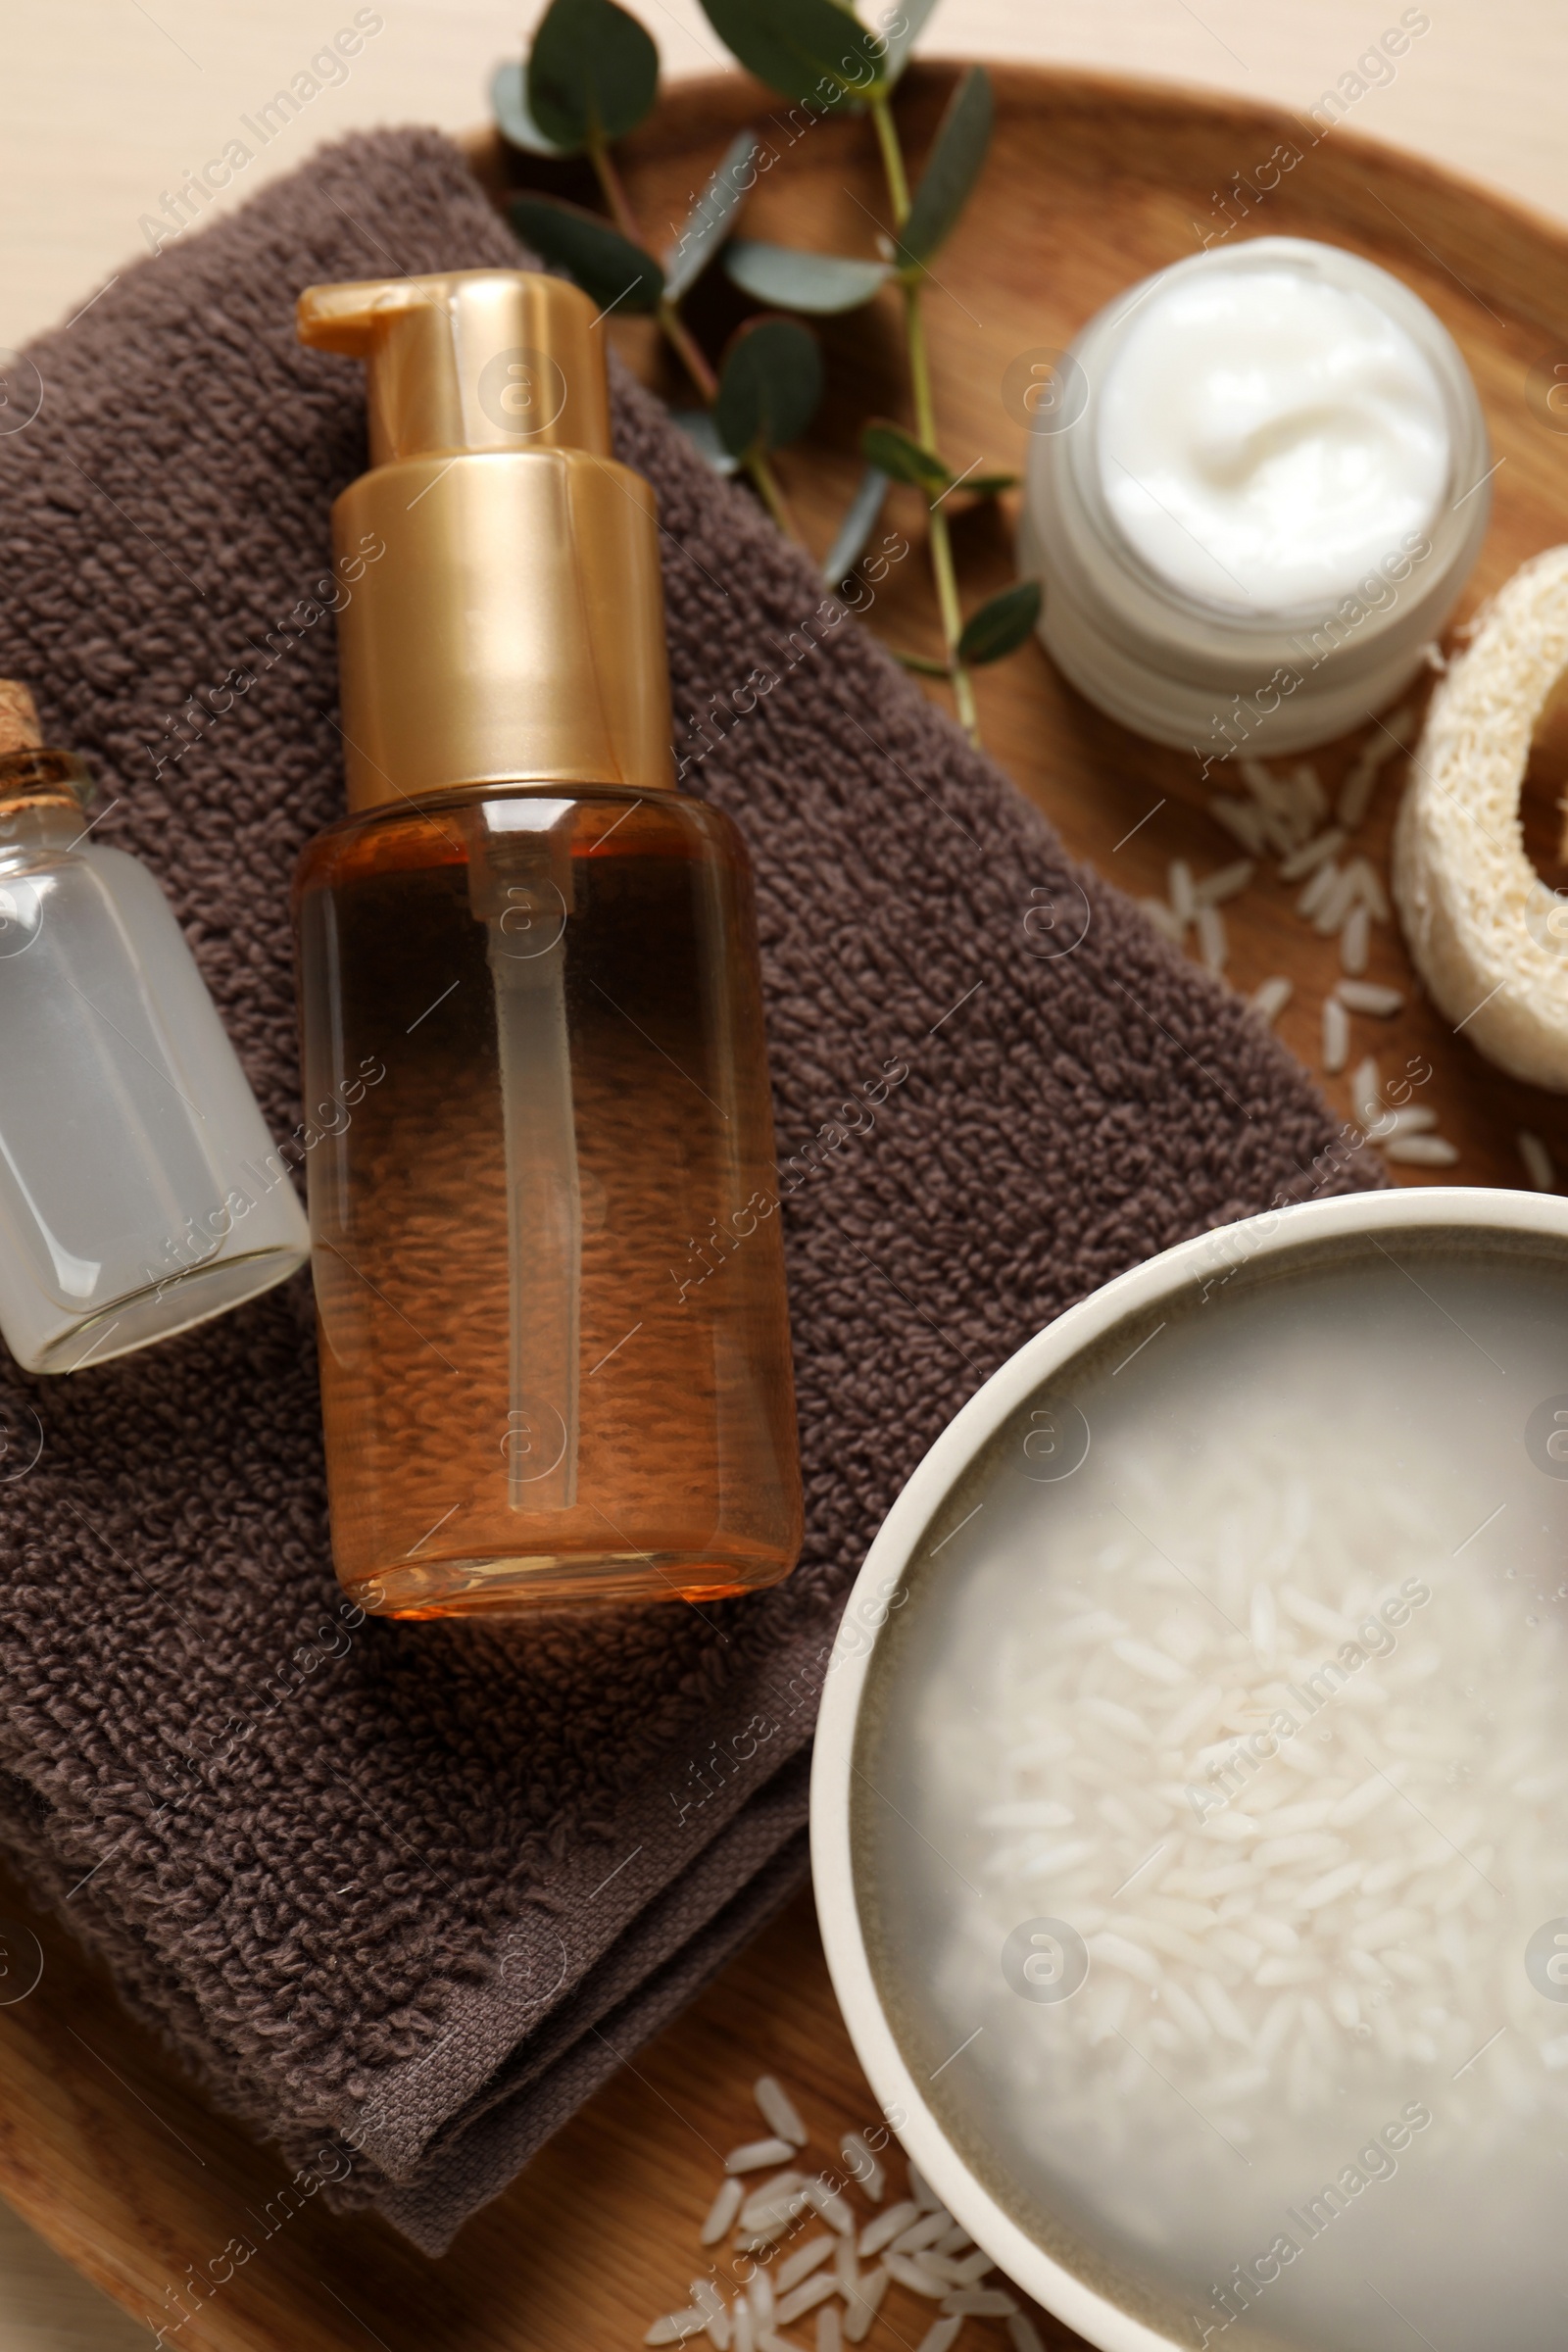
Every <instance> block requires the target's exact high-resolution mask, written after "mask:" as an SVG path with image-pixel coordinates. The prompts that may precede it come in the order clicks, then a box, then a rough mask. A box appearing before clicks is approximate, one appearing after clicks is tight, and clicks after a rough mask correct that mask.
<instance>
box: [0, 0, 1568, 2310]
mask: <svg viewBox="0 0 1568 2352" xmlns="http://www.w3.org/2000/svg"><path fill="white" fill-rule="evenodd" d="M373 13H374V14H375V15H377V16H378V17H380V18H381V19H383V20H384V22H383V24H382V27H381V29H380V30H379V31H378V32H376V33H374V34H373V35H372V36H371V37H370V38H369V39H368V41H367V43H366V47H365V49H364V51H363V52H362V54H361V56H360V58H359V59H357V60H356V61H355V64H354V67H353V70H352V72H351V73H350V74H349V77H348V78H347V79H346V80H345V81H344V82H343V83H342V84H340V85H339V86H337V87H333V88H327V89H324V90H323V91H322V92H321V94H320V96H319V98H318V99H317V100H315V101H313V103H312V105H311V108H310V109H309V111H308V113H307V114H305V115H303V116H302V118H301V120H300V121H299V122H298V123H295V124H292V125H291V126H290V128H289V131H288V133H287V134H286V135H284V136H280V137H279V138H278V139H277V140H276V141H275V142H274V144H273V146H272V147H271V148H270V150H269V151H268V152H267V153H266V154H265V155H263V156H261V157H259V158H258V159H257V160H256V163H255V165H254V166H253V167H252V168H251V170H250V171H248V172H247V173H246V174H244V175H243V176H242V178H241V179H240V180H239V181H237V182H236V186H235V189H234V198H235V199H238V198H241V197H243V195H245V194H246V193H248V192H250V191H251V190H252V189H254V188H255V187H257V186H259V185H260V184H261V183H262V181H263V179H264V178H266V177H268V176H270V175H271V174H272V173H274V172H281V171H285V170H289V169H292V168H293V167H294V166H295V165H297V164H298V163H299V162H301V161H302V160H303V159H304V157H305V156H306V155H307V154H308V153H309V152H310V149H311V148H312V147H313V146H316V145H319V144H320V143H321V142H322V141H323V140H325V139H327V138H331V137H335V136H339V135H341V134H342V133H343V132H345V131H347V130H350V129H353V128H358V127H362V126H368V125H371V124H374V123H395V122H403V121H411V120H424V121H429V120H432V119H433V120H435V121H436V122H438V123H442V124H443V125H445V126H447V127H449V128H451V129H454V130H461V129H466V128H468V127H470V126H472V125H473V124H474V123H477V122H479V121H480V120H482V118H483V114H484V111H485V110H484V102H483V90H484V85H485V81H486V79H487V76H488V72H489V69H490V67H491V66H492V64H493V63H494V62H495V61H496V60H498V59H499V58H501V57H503V56H505V55H508V54H515V52H516V47H517V41H518V32H519V24H520V23H521V22H522V21H525V20H526V19H527V18H529V17H531V16H533V15H536V14H537V13H538V8H537V5H536V4H533V0H525V5H524V6H523V8H522V9H521V11H520V12H519V11H518V10H517V9H516V8H515V5H514V4H513V0H506V4H503V0H379V5H378V7H377V8H376V9H375V10H374V12H373ZM641 13H642V14H643V15H644V17H645V19H646V20H647V22H648V23H649V25H650V27H651V29H653V30H654V31H655V32H656V34H657V36H658V38H659V40H660V43H661V47H662V51H663V54H664V58H665V63H666V69H667V70H668V71H669V72H670V73H693V72H702V71H706V70H708V69H710V68H711V66H712V65H713V64H714V63H716V62H721V61H720V60H719V58H718V56H717V47H716V43H715V42H714V41H713V38H712V35H711V33H710V32H709V29H708V27H707V25H706V21H705V20H704V19H703V17H702V14H701V10H700V8H699V7H698V6H697V5H696V0H646V4H645V5H642V7H641ZM1424 13H1428V14H1430V16H1431V25H1430V29H1429V30H1427V31H1426V32H1424V33H1423V34H1422V35H1421V37H1420V39H1419V40H1418V41H1416V42H1415V43H1413V44H1412V47H1411V50H1410V52H1409V53H1408V55H1407V56H1406V57H1405V58H1404V59H1403V60H1402V61H1401V63H1400V66H1399V69H1398V73H1397V77H1396V78H1395V79H1394V80H1393V81H1392V82H1389V83H1386V84H1384V85H1383V86H1380V87H1372V88H1368V89H1366V91H1365V93H1364V95H1363V96H1360V97H1357V98H1356V100H1355V102H1354V106H1353V112H1352V118H1351V119H1352V120H1353V122H1354V124H1355V127H1356V128H1357V129H1359V130H1365V131H1367V132H1369V133H1371V134H1373V135H1375V136H1377V137H1381V138H1384V139H1388V140H1390V141H1393V142H1396V143H1398V144H1401V145H1403V146H1405V147H1408V148H1411V149H1414V150H1416V151H1418V152H1424V153H1427V154H1429V155H1431V156H1432V157H1434V158H1435V159H1436V160H1439V161H1441V162H1443V163H1445V164H1446V165H1448V166H1449V167H1451V168H1456V169H1458V170H1460V171H1463V172H1470V173H1472V174H1474V175H1476V176H1478V177H1481V178H1483V179H1486V180H1490V181H1491V182H1492V183H1493V184H1494V185H1495V186H1497V187H1499V188H1502V189H1504V190H1506V191H1508V192H1509V193H1511V194H1514V195H1516V196H1519V197H1522V198H1524V199H1525V200H1527V201H1529V202H1532V203H1534V204H1536V205H1538V206H1540V207H1541V208H1543V209H1544V210H1546V211H1549V212H1552V213H1555V215H1556V216H1557V217H1558V218H1559V219H1562V220H1568V140H1564V138H1563V136H1562V131H1561V122H1560V114H1561V91H1562V89H1563V87H1564V86H1565V82H1568V75H1565V73H1564V71H1563V69H1564V67H1565V66H1568V11H1563V10H1562V9H1561V8H1560V6H1556V7H1554V6H1551V5H1549V4H1548V0H1508V4H1507V5H1505V6H1502V7H1499V6H1498V5H1496V0H1490V4H1489V0H1433V5H1432V7H1431V8H1430V10H1429V11H1427V12H1424ZM353 15H354V5H353V0H337V4H336V5H335V6H328V7H323V6H322V5H321V0H147V4H146V5H144V0H50V5H49V6H48V7H47V8H33V9H30V10H28V11H26V12H25V13H24V14H21V15H20V16H18V17H17V18H15V19H14V21H13V23H12V25H11V26H10V28H9V39H8V49H7V69H8V70H7V73H6V75H5V76H4V80H3V84H0V108H3V109H4V114H3V118H0V120H3V123H4V129H3V134H0V346H6V345H16V344H19V343H21V342H22V341H24V340H25V338H26V336H28V335H29V334H31V333H33V332H35V331H37V330H38V329H39V328H41V327H43V326H45V325H47V324H49V323H50V322H51V321H53V320H54V319H58V318H62V317H69V316H70V315H71V314H72V312H73V310H74V309H75V308H77V307H78V306H79V305H80V304H81V303H82V302H84V301H86V300H87V299H88V298H89V296H90V295H91V294H92V293H93V291H94V290H95V288H96V287H97V286H98V285H99V284H101V283H102V282H103V280H104V279H105V278H106V277H108V276H110V275H111V274H112V273H113V272H115V271H116V270H118V269H120V268H122V267H123V266H124V265H125V263H126V262H127V261H128V260H130V259H132V258H134V256H135V254H136V253H137V251H138V250H139V249H141V238H140V235H139V231H138V226H137V223H138V217H139V216H140V215H141V214H142V213H143V212H144V211H146V210H148V209H149V208H152V207H156V205H157V202H158V199H159V197H160V194H161V192H162V190H163V189H165V188H167V187H170V186H172V185H173V184H175V182H176V181H177V179H178V178H179V177H180V176H182V174H183V173H184V172H185V171H186V170H188V169H189V168H190V167H191V166H193V165H197V164H199V163H200V162H201V161H202V160H204V159H205V157H206V156H208V155H209V154H212V153H214V152H216V151H218V150H219V149H220V148H221V145H222V143H223V141H224V139H225V138H227V137H228V136H230V135H231V134H232V131H233V128H234V125H235V123H236V122H237V119H238V117H239V116H240V115H241V114H245V113H250V112H252V111H253V110H254V108H255V107H256V106H257V105H259V104H265V103H266V101H267V99H268V98H269V97H270V95H271V93H272V91H273V90H275V89H276V88H277V87H278V86H279V85H280V83H286V82H288V81H289V80H290V79H291V78H292V76H293V75H294V74H295V73H297V72H299V71H300V70H301V69H308V67H309V64H310V60H311V59H312V57H313V56H314V55H317V54H319V50H320V46H321V43H322V42H323V40H325V39H327V38H329V37H330V35H331V33H332V32H333V31H334V30H335V29H336V28H337V26H338V25H341V24H347V23H349V22H350V21H351V19H352V18H353ZM1400 15H1401V5H1399V4H1398V0H1370V5H1368V0H1314V4H1313V7H1312V8H1311V9H1310V10H1309V11H1303V10H1300V9H1299V8H1298V7H1296V6H1295V5H1294V0H1292V4H1290V5H1287V0H1201V6H1200V7H1198V8H1194V7H1193V6H1191V5H1189V0H1096V5H1095V7H1094V8H1093V9H1092V10H1088V9H1083V10H1078V11H1076V12H1068V11H1067V10H1065V9H1061V8H1058V7H1052V8H1050V9H1047V8H1046V7H1045V6H1043V5H1042V4H1041V0H1021V4H1020V0H947V6H946V7H945V9H943V10H942V11H941V12H940V13H939V15H938V17H937V19H936V20H935V22H934V25H933V26H932V29H931V32H930V33H929V34H928V36H927V43H926V45H927V46H933V45H934V46H936V47H938V48H940V49H941V50H943V51H945V52H947V53H949V54H952V53H954V52H956V51H966V52H968V53H970V54H977V55H993V56H998V55H1003V56H1005V55H1013V56H1027V57H1033V58H1038V59H1042V60H1052V61H1056V62H1064V63H1067V62H1070V63H1074V64H1083V65H1091V66H1095V65H1103V66H1109V67H1112V68H1116V69H1119V70H1126V69H1127V68H1128V67H1129V66H1130V65H1136V67H1137V69H1138V70H1139V71H1140V72H1142V73H1147V74H1150V75H1159V76H1165V77H1168V78H1171V79H1174V80H1178V81H1184V82H1188V83H1191V84H1205V83H1206V84H1208V85H1210V86H1218V87H1223V88H1228V89H1230V90H1232V91H1234V92H1236V93H1238V94H1240V95H1245V96H1247V97H1250V98H1254V99H1272V100H1275V101H1277V102H1279V103H1282V104H1284V105H1286V106H1288V107H1290V108H1292V109H1293V110H1296V111H1304V110H1305V109H1306V108H1308V107H1309V106H1310V105H1311V104H1312V103H1313V102H1314V100H1316V99H1317V98H1318V97H1319V96H1320V94H1321V93H1322V92H1323V91H1324V90H1325V89H1328V88H1331V87H1334V86H1335V85H1337V84H1340V83H1341V78H1342V76H1344V75H1347V74H1348V75H1352V76H1353V75H1354V74H1355V71H1356V61H1357V59H1358V57H1360V56H1363V55H1364V54H1365V53H1366V49H1367V44H1368V43H1369V41H1371V40H1372V39H1374V38H1375V37H1376V36H1377V34H1378V33H1379V32H1381V31H1382V29H1383V28H1384V26H1385V25H1392V24H1394V23H1397V21H1398V20H1399V18H1400ZM790 1934H791V1935H792V1936H793V1937H794V1940H795V1947H796V1949H795V1962H796V1967H797V1969H807V1970H809V1967H810V1966H811V1965H812V1961H811V1944H810V1937H809V1925H808V1923H807V1922H806V1921H805V1920H804V1918H803V1917H801V1915H797V1917H796V1920H795V1922H794V1924H793V1926H792V1929H791V1931H790ZM753 1965H754V1966H755V1965H756V1963H753ZM816 1965H819V1963H818V1964H816ZM825 1999H826V1989H825V1985H824V1986H821V1987H820V1988H819V1990H818V2001H819V2003H820V2002H825ZM809 2007H810V2004H807V2008H808V2011H809ZM818 2017H819V2024H818V2029H817V2030H818V2032H819V2033H821V2034H823V2035H824V2036H827V2035H829V2034H831V2032H832V2030H833V2028H834V2027H836V2023H837V2021H836V2020H833V2021H831V2024H830V2022H829V2020H828V2017H827V2014H826V2011H825V2009H822V2008H819V2009H818ZM698 2030H699V2029H698V2027H697V2026H696V2024H695V2023H694V2026H693V2027H692V2028H691V2029H689V2031H692V2032H696V2031H698ZM797 2055H799V2053H797ZM824 2055H825V2053H824ZM842 2063H843V2061H841V2064H842ZM628 2096H629V2097H630V2098H631V2099H632V2101H633V2103H634V2101H635V2096H636V2093H635V2090H634V2089H632V2088H630V2086H628ZM629 2120H630V2118H629V2109H628V2115H627V2116H626V2117H623V2116H622V2115H621V2114H620V2112H619V2107H618V2106H617V2105H614V2104H612V2105H611V2106H610V2107H608V2108H605V2109H602V2110H601V2111H600V2120H599V2121H598V2122H597V2123H596V2124H593V2125H591V2126H590V2127H589V2128H588V2131H587V2134H586V2136H585V2138H584V2145H585V2146H590V2147H593V2149H594V2157H595V2167H596V2169H597V2167H598V2166H599V2165H600V2164H602V2163H603V2161H604V2155H603V2148H602V2147H601V2146H600V2145H599V2141H600V2140H601V2139H603V2140H604V2144H605V2145H609V2144H610V2141H611V2140H612V2139H613V2138H614V2136H615V2135H616V2134H617V2133H624V2132H625V2131H627V2130H628V2128H629ZM606 2134H609V2135H610V2138H609V2139H605V2135H606ZM596 2135H597V2137H596ZM80 2251H81V2254H82V2258H83V2259H90V2254H89V2252H88V2250H87V2249H86V2248H85V2247H83V2248H81V2249H80ZM147 2340H148V2337H147V2335H146V2334H145V2333H144V2331H143V2330H142V2329H141V2328H139V2327H136V2326H135V2325H134V2324H133V2323H131V2322H130V2321H129V2320H128V2319H127V2318H126V2317H125V2316H124V2315H123V2313H122V2312H121V2311H119V2310H118V2309H116V2308H115V2307H114V2306H112V2305H111V2304H110V2303H109V2302H108V2301H107V2300H106V2299H104V2298H102V2297H101V2296H99V2295H98V2293H97V2291H96V2290H95V2289H94V2288H93V2287H91V2286H89V2285H88V2284H87V2283H86V2281H85V2280H83V2279H82V2278H79V2277H78V2275H77V2274H76V2272H75V2271H74V2270H73V2269H72V2268H71V2267H70V2266H69V2265H68V2264H66V2263H65V2262H63V2261H62V2260H61V2259H60V2258H59V2257H58V2256H56V2255H55V2254H53V2253H51V2252H50V2250H49V2249H48V2248H47V2247H46V2246H44V2245H43V2243H42V2241H41V2240H40V2239H38V2238H36V2237H34V2236H33V2234H32V2232H31V2231H30V2230H29V2229H27V2227H26V2225H25V2223H24V2222H22V2221H21V2220H20V2219H19V2218H18V2217H17V2216H16V2215H15V2214H13V2213H12V2211H11V2209H10V2207H9V2206H7V2205H5V2204H4V2203H3V2202H0V2352H66V2348H67V2347H70V2348H71V2352H121V2348H122V2347H129V2346H130V2345H132V2344H134V2343H145V2342H146V2341H147ZM594 2352H599V2348H598V2347H597V2346H596V2347H594Z"/></svg>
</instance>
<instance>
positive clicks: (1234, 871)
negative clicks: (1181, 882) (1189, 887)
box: [1193, 858, 1256, 907]
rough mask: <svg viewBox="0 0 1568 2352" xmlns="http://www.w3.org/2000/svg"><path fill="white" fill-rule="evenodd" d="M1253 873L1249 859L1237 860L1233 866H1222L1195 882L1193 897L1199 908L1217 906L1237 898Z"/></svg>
mask: <svg viewBox="0 0 1568 2352" xmlns="http://www.w3.org/2000/svg"><path fill="white" fill-rule="evenodd" d="M1255 871H1256V868H1255V867H1254V865H1253V863H1252V861H1251V859H1250V858H1238V859H1237V860H1236V863H1235V864H1234V865H1222V866H1220V867H1218V868H1217V869H1216V870H1215V872H1213V873H1211V874H1205V875H1204V876H1203V879H1202V881H1201V882H1196V883H1195V884H1194V885H1193V897H1194V899H1195V900H1196V902H1197V903H1198V905H1199V906H1200V907H1218V906H1220V905H1221V904H1222V903H1223V902H1224V901H1225V900H1226V899H1235V898H1239V897H1240V896H1241V894H1242V892H1243V891H1244V890H1245V889H1246V888H1247V885H1248V884H1249V882H1250V880H1251V879H1252V876H1253V874H1254V872H1255Z"/></svg>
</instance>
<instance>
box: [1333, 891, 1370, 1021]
mask: <svg viewBox="0 0 1568 2352" xmlns="http://www.w3.org/2000/svg"><path fill="white" fill-rule="evenodd" d="M1371 953H1372V917H1371V914H1370V913H1369V911H1368V910H1367V908H1366V907H1351V908H1350V911H1349V913H1348V915H1347V916H1346V918H1345V922H1344V925H1343V926H1342V928H1341V931H1340V966H1341V969H1342V970H1344V971H1346V972H1349V973H1351V974H1353V975H1356V976H1359V975H1360V974H1361V973H1362V972H1364V971H1365V970H1366V967H1367V963H1368V960H1369V958H1370V956H1371ZM1344 1001H1345V1000H1344V998H1343V997H1342V998H1341V1000H1340V1002H1341V1003H1342V1004H1343V1003H1344Z"/></svg>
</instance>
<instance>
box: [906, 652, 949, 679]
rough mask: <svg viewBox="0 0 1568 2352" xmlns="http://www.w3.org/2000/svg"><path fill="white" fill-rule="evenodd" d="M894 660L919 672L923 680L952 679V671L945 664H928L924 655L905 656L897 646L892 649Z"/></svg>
mask: <svg viewBox="0 0 1568 2352" xmlns="http://www.w3.org/2000/svg"><path fill="white" fill-rule="evenodd" d="M891 651H892V655H893V659H894V661H895V662H899V663H900V664H901V666H902V667H903V668H905V669H912V670H915V671H917V672H918V674H919V675H920V676H921V677H922V678H951V677H952V675H953V672H952V670H951V669H950V668H949V667H948V665H947V663H946V662H928V661H927V660H926V658H925V656H924V654H905V653H901V652H900V651H899V648H898V647H897V646H894V647H892V648H891Z"/></svg>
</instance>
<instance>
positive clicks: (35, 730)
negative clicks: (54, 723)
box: [0, 678, 43, 758]
mask: <svg viewBox="0 0 1568 2352" xmlns="http://www.w3.org/2000/svg"><path fill="white" fill-rule="evenodd" d="M42 745H43V729H42V728H41V727H40V726H39V724H38V713H37V711H36V710H35V708H34V706H33V700H32V697H31V695H30V694H29V693H28V692H27V689H26V687H25V686H24V685H23V683H22V681H21V680H20V678H0V758H3V757H4V755H5V754H6V753H7V752H36V751H38V750H40V749H41V748H42Z"/></svg>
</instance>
